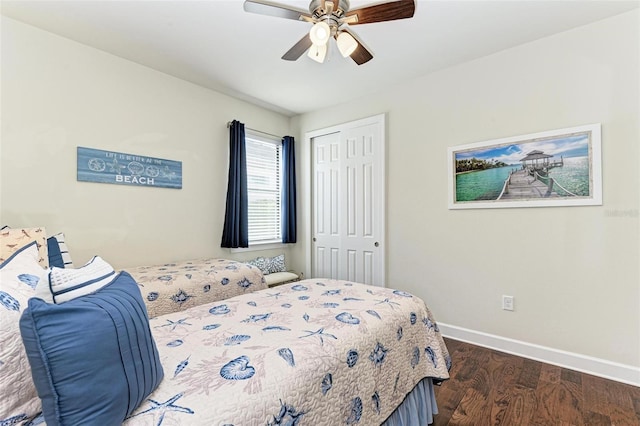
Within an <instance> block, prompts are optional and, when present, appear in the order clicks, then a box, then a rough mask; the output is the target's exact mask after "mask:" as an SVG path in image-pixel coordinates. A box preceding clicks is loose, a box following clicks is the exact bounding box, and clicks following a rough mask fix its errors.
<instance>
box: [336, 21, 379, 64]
mask: <svg viewBox="0 0 640 426" xmlns="http://www.w3.org/2000/svg"><path fill="white" fill-rule="evenodd" d="M342 31H345V32H347V33H349V34H350V35H351V37H353V38H354V39H355V41H356V42H358V47H356V50H354V51H353V53H352V54H351V55H350V56H351V59H353V60H354V62H355V63H356V64H358V65H362V64H364V63H367V62H369V61H370V60H372V59H373V54H372V53H371V52H369V49H367V48H366V47H365V46H364V44H363V43H362V40H360V38H359V37H358V36H357V35H356V34H355V33H354V32H353V31H350V30H349V29H348V28H343V29H342Z"/></svg>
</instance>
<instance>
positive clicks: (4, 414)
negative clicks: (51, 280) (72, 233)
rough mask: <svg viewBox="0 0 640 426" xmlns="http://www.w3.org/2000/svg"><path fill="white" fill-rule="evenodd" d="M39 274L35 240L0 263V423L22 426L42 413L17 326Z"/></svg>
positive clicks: (32, 293)
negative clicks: (13, 421) (7, 421)
mask: <svg viewBox="0 0 640 426" xmlns="http://www.w3.org/2000/svg"><path fill="white" fill-rule="evenodd" d="M2 242H4V241H2ZM43 272H44V271H43V270H42V267H41V266H40V265H39V264H38V249H37V246H36V242H35V241H32V242H31V243H29V244H28V245H26V246H24V247H22V248H20V249H19V250H18V251H16V252H15V253H13V255H11V256H10V257H9V258H8V259H7V260H6V261H4V262H3V263H2V264H0V336H2V344H1V345H0V362H2V364H0V395H2V398H0V420H4V421H6V420H9V419H17V420H19V422H18V423H20V424H22V423H23V422H25V421H26V420H28V419H31V418H33V417H35V416H36V414H38V413H39V412H41V411H42V403H41V402H40V398H38V394H37V392H36V387H35V385H34V384H33V380H32V378H31V368H30V367H29V361H28V359H27V354H26V353H25V350H24V345H23V344H22V338H21V337H20V328H19V325H18V324H19V321H20V314H21V313H22V311H24V310H25V309H26V307H27V301H28V299H29V298H30V297H33V295H34V288H35V286H36V284H37V283H38V281H39V280H40V279H41V278H40V276H41V275H42V273H43ZM0 423H3V422H0ZM3 424H4V423H3Z"/></svg>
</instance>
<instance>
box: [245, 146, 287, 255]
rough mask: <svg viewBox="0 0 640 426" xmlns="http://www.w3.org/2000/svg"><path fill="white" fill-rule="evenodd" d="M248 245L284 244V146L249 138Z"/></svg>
mask: <svg viewBox="0 0 640 426" xmlns="http://www.w3.org/2000/svg"><path fill="white" fill-rule="evenodd" d="M245 141H246V153H247V192H248V204H249V206H248V210H249V245H251V244H256V243H257V244H260V243H271V242H281V241H282V231H281V197H282V195H281V192H282V191H281V176H282V170H281V167H282V166H281V149H282V148H281V143H280V141H277V140H270V139H266V138H262V137H260V136H257V135H253V134H247V136H246V138H245Z"/></svg>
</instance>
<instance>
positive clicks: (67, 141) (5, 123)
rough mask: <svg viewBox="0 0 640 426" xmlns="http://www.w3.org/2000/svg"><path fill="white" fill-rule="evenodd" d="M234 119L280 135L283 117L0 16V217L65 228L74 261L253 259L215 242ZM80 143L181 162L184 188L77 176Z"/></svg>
mask: <svg viewBox="0 0 640 426" xmlns="http://www.w3.org/2000/svg"><path fill="white" fill-rule="evenodd" d="M233 119H238V120H240V121H242V122H244V123H245V124H246V125H247V126H248V127H251V128H255V129H259V130H262V131H265V132H269V133H273V134H281V135H285V134H288V131H289V118H288V117H286V116H283V115H280V114H277V113H274V112H271V111H268V110H265V109H263V108H260V107H257V106H254V105H251V104H249V103H246V102H243V101H239V100H236V99H234V98H230V97H228V96H224V95H222V94H219V93H217V92H213V91H211V90H207V89H204V88H202V87H199V86H196V85H193V84H191V83H187V82H185V81H182V80H179V79H176V78H173V77H170V76H168V75H165V74H162V73H159V72H157V71H154V70H151V69H149V68H146V67H143V66H140V65H138V64H135V63H133V62H130V61H127V60H124V59H121V58H118V57H115V56H113V55H110V54H107V53H104V52H101V51H99V50H96V49H93V48H90V47H87V46H84V45H81V44H78V43H75V42H72V41H69V40H67V39H64V38H61V37H58V36H55V35H53V34H51V33H47V32H44V31H41V30H39V29H36V28H34V27H31V26H27V25H24V24H22V23H19V22H17V21H14V20H11V19H7V18H4V17H3V18H2V134H1V136H2V139H1V145H0V154H1V160H0V179H1V182H0V185H1V186H0V223H2V224H8V225H10V226H13V227H20V226H45V227H46V228H47V231H48V233H49V234H52V233H55V232H61V231H62V232H64V233H65V234H66V236H67V242H68V245H69V248H70V250H71V254H72V257H73V259H74V261H75V262H76V263H80V264H82V263H83V262H86V261H87V260H88V259H89V258H90V257H91V256H93V255H95V254H98V255H100V256H102V257H103V258H105V259H106V260H107V261H109V262H111V263H112V264H113V265H114V266H117V267H124V266H133V265H139V264H149V263H151V264H155V263H161V262H166V261H173V260H181V259H188V258H194V257H197V258H200V257H208V256H215V257H225V258H242V259H246V258H249V257H255V256H257V255H258V253H256V252H252V253H230V252H229V251H228V250H226V249H221V248H220V239H221V236H222V225H223V221H224V203H225V197H226V185H227V164H228V130H227V128H226V123H227V121H230V120H233ZM77 146H84V147H90V148H98V149H104V150H113V151H117V152H125V153H133V154H140V155H148V156H152V157H159V158H166V159H171V160H178V161H182V170H183V182H182V183H183V187H182V189H181V190H176V189H164V188H145V187H131V186H121V185H107V184H97V183H87V182H77V181H76V147H77ZM283 251H286V252H288V249H287V250H275V251H274V252H283ZM268 253H269V252H268ZM263 254H264V253H263Z"/></svg>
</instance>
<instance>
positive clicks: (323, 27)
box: [309, 21, 331, 46]
mask: <svg viewBox="0 0 640 426" xmlns="http://www.w3.org/2000/svg"><path fill="white" fill-rule="evenodd" d="M330 36H331V28H330V27H329V24H327V23H326V22H324V21H320V22H316V23H315V24H314V25H313V27H311V31H309V37H310V38H311V41H312V42H313V44H314V45H315V46H325V45H326V44H327V41H329V37H330Z"/></svg>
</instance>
